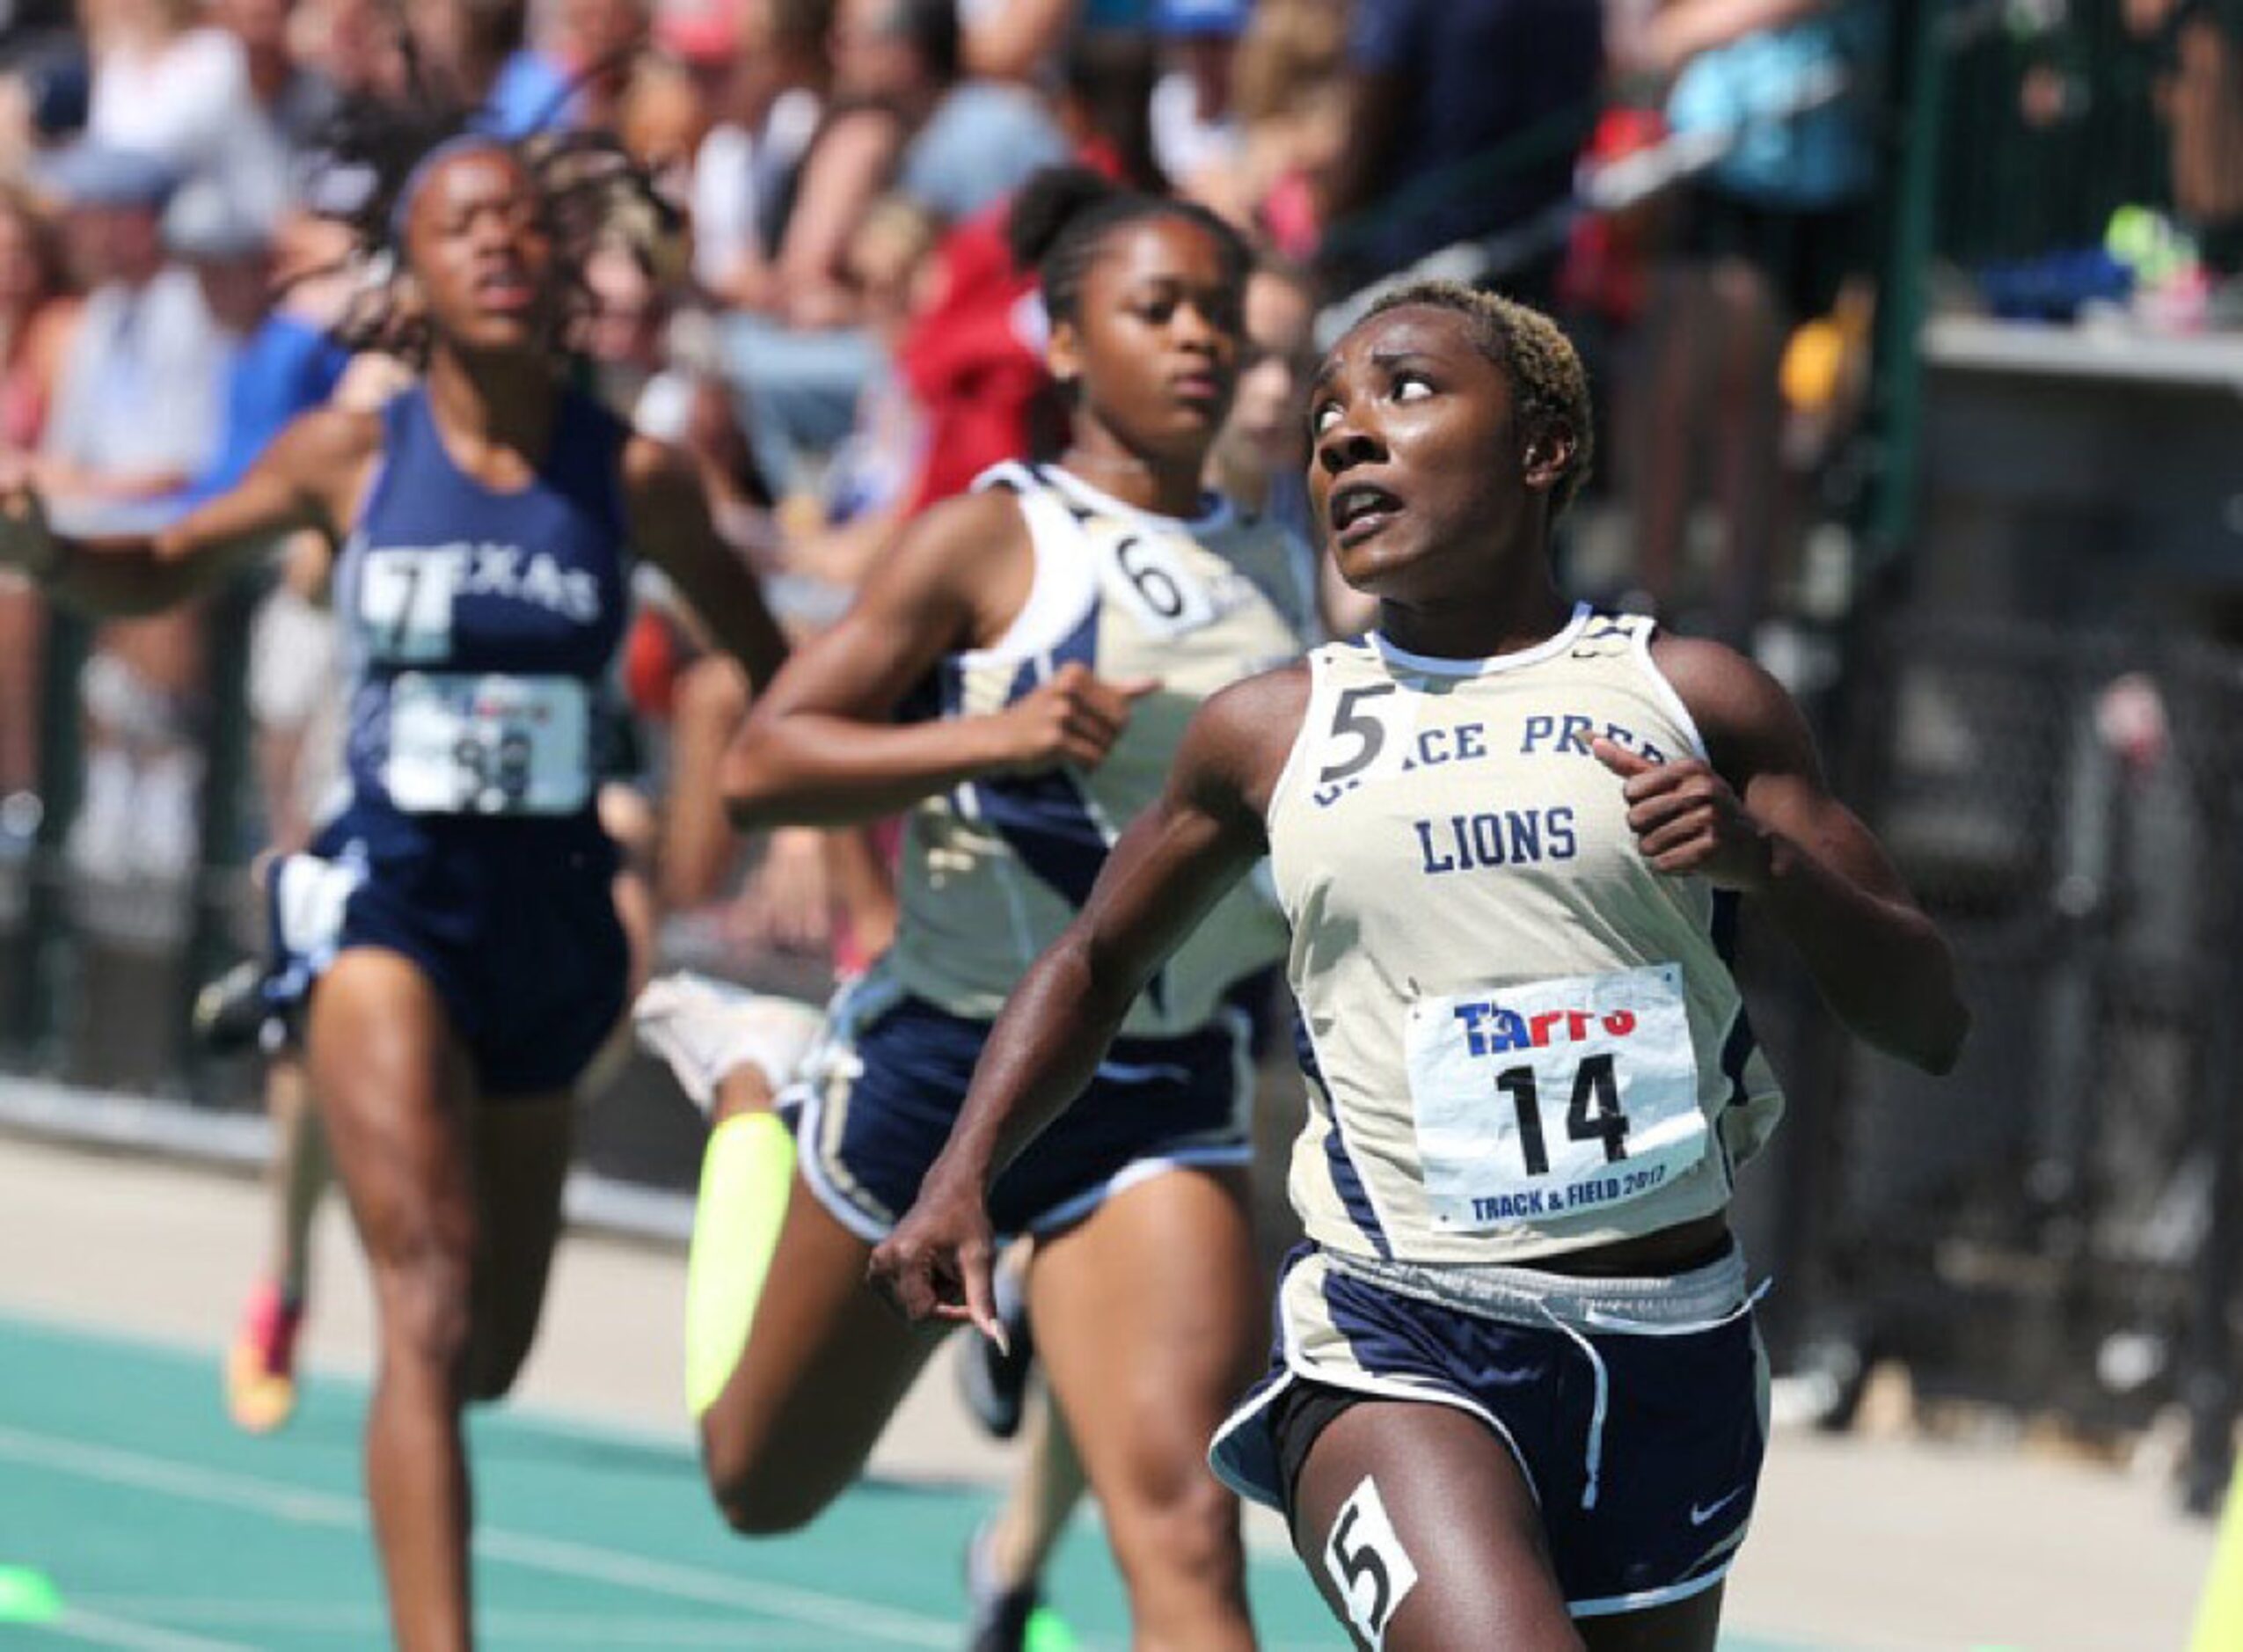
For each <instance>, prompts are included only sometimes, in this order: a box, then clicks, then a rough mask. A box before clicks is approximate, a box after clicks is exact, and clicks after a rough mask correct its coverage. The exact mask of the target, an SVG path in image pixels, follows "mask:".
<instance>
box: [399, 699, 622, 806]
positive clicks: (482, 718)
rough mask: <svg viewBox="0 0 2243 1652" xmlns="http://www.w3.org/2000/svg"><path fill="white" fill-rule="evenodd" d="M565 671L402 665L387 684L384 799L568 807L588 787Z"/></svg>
mask: <svg viewBox="0 0 2243 1652" xmlns="http://www.w3.org/2000/svg"><path fill="white" fill-rule="evenodd" d="M590 702H591V694H590V692H589V691H588V690H587V689H586V687H585V685H584V684H583V683H580V682H578V681H577V680H576V679H575V678H574V677H538V676H531V677H523V676H462V675H455V674H450V673H438V672H419V671H414V672H407V673H406V674H405V675H404V676H400V677H398V679H397V680H396V681H395V682H394V683H391V687H390V754H389V761H388V762H387V764H385V765H384V769H383V779H384V783H385V784H386V785H387V786H388V787H389V792H390V800H391V802H392V803H394V804H396V805H397V807H398V808H401V809H403V810H405V812H406V813H407V814H413V815H570V814H574V813H575V812H576V811H577V810H578V809H581V808H583V807H584V805H585V803H586V802H587V801H588V800H589V799H590V798H591V795H592V738H591V704H590Z"/></svg>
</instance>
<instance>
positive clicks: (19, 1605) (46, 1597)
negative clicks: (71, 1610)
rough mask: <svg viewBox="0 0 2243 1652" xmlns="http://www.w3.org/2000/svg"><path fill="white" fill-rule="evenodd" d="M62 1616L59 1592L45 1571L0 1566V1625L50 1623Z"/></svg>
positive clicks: (60, 1593)
mask: <svg viewBox="0 0 2243 1652" xmlns="http://www.w3.org/2000/svg"><path fill="white" fill-rule="evenodd" d="M61 1616H62V1592H61V1591H60V1590H57V1589H56V1588H55V1583H54V1580H52V1579H51V1578H49V1577H48V1576H47V1574H46V1573H44V1572H40V1571H34V1570H33V1568H30V1567H28V1566H0V1624H5V1623H29V1624H40V1623H52V1622H54V1621H55V1619H57V1618H59V1617H61Z"/></svg>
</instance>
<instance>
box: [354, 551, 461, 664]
mask: <svg viewBox="0 0 2243 1652" xmlns="http://www.w3.org/2000/svg"><path fill="white" fill-rule="evenodd" d="M467 558H468V552H467V547H466V546H464V545H437V546H400V547H391V548H388V549H384V550H379V551H369V552H367V553H366V562H365V566H364V567H362V569H361V571H360V574H359V585H358V613H359V618H360V619H361V620H362V622H363V623H364V625H365V627H366V635H367V640H368V642H369V644H370V646H371V647H372V649H373V652H374V654H375V655H376V658H379V659H383V660H398V661H436V660H442V659H445V658H447V657H449V654H450V653H451V647H452V600H453V599H454V598H455V597H456V596H458V595H459V588H460V586H461V584H462V582H463V581H464V580H465V578H466V575H467Z"/></svg>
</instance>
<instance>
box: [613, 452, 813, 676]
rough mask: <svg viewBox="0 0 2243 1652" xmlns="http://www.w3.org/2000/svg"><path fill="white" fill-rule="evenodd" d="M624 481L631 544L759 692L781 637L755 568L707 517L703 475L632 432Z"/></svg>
mask: <svg viewBox="0 0 2243 1652" xmlns="http://www.w3.org/2000/svg"><path fill="white" fill-rule="evenodd" d="M624 478H625V485H626V488H627V491H628V493H629V496H630V510H631V533H632V544H633V545H637V546H638V547H639V553H640V554H641V555H642V556H644V557H645V558H646V559H647V560H648V561H650V562H652V563H654V565H655V566H656V567H659V568H661V570H662V572H663V573H665V574H669V577H670V578H671V580H672V581H675V582H676V586H677V588H678V589H679V590H680V591H682V592H683V593H684V596H685V600H686V602H687V603H690V605H691V607H692V610H693V613H694V616H695V618H698V620H699V621H700V622H701V624H702V625H703V626H704V627H705V628H706V630H707V632H708V634H709V636H710V637H711V638H712V640H714V641H715V642H716V644H717V646H718V647H720V648H722V649H723V650H724V651H725V652H726V653H727V654H730V655H731V656H732V657H733V658H734V659H735V660H737V661H739V662H740V663H741V666H742V669H745V670H746V671H747V673H748V680H749V683H750V684H751V685H752V686H753V688H754V691H756V693H757V694H761V693H762V692H763V691H764V690H765V689H767V688H769V687H770V686H771V679H772V678H773V677H774V676H778V668H779V667H780V666H781V665H782V664H784V663H785V659H786V639H785V635H784V634H783V633H782V632H780V630H779V628H778V621H777V620H775V619H773V618H771V610H770V609H769V608H768V607H766V606H765V605H764V603H763V589H762V588H761V587H759V586H758V585H757V584H756V575H755V574H754V572H753V571H752V570H751V569H750V568H749V566H748V564H747V561H746V560H745V559H743V558H742V557H741V556H740V554H739V553H738V552H735V551H734V550H733V548H732V547H731V546H730V545H727V544H726V543H725V542H724V540H723V538H722V537H721V536H720V535H719V534H718V532H717V530H716V525H715V523H713V522H712V520H711V519H710V516H709V501H708V495H707V493H705V491H704V489H703V486H702V482H701V475H700V472H699V471H698V470H697V469H695V467H694V464H693V462H692V460H690V458H688V457H686V456H685V455H684V454H683V453H682V452H680V451H679V450H677V449H676V448H673V447H670V446H669V445H668V444H667V443H664V442H655V441H653V440H651V439H650V438H648V437H646V436H633V437H632V439H631V443H630V445H629V446H628V447H627V448H626V449H625V452H624Z"/></svg>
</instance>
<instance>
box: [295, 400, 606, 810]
mask: <svg viewBox="0 0 2243 1652" xmlns="http://www.w3.org/2000/svg"><path fill="white" fill-rule="evenodd" d="M382 427H383V457H382V459H381V468H380V471H379V473H378V474H377V475H376V479H375V481H374V486H373V489H372V492H371V493H370V494H369V497H368V499H367V501H366V508H365V510H364V513H363V514H362V516H361V517H360V520H359V523H358V525H357V527H356V529H355V530H354V531H353V532H352V534H351V536H350V538H349V540H348V541H347V543H346V545H344V547H343V552H342V556H341V558H340V563H339V566H338V568H337V572H336V581H335V590H336V610H337V613H338V615H339V616H340V619H341V622H342V625H343V628H344V637H345V647H346V650H347V652H346V659H347V664H348V669H349V685H350V728H349V735H348V752H347V766H348V771H349V777H350V784H351V789H352V793H353V800H354V801H360V802H384V803H387V804H388V805H389V806H391V808H395V809H397V810H398V811H399V812H401V813H404V814H408V815H480V816H493V815H543V816H547V817H551V816H554V815H574V814H579V813H581V812H583V811H584V810H586V809H588V808H590V806H591V802H592V797H593V793H594V790H595V771H594V759H593V745H594V727H595V704H596V701H597V699H598V698H599V696H600V695H601V694H602V692H603V687H604V682H605V677H606V673H607V670H608V667H609V664H610V661H611V660H612V659H613V657H614V654H615V652H616V649H617V645H618V644H619V642H620V641H621V640H622V636H623V630H624V623H625V618H626V612H627V603H628V598H629V569H628V567H627V566H626V564H627V557H626V552H625V548H624V542H625V508H624V501H623V489H622V466H621V459H622V453H623V444H624V443H625V441H627V440H628V439H629V435H630V432H629V430H628V428H626V427H625V425H624V424H622V422H621V421H619V420H617V419H616V418H615V417H614V416H613V415H612V414H610V413H608V412H607V411H606V410H605V409H604V408H603V407H601V406H599V405H598V404H597V403H595V402H594V401H592V400H591V399H589V398H586V397H583V396H581V395H578V394H576V393H574V391H567V392H564V394H563V397H562V401H561V407H560V411H559V415H558V417H557V419H556V420H555V424H554V428H553V435H552V444H551V446H550V448H549V450H547V452H546V455H545V458H544V463H543V464H541V465H540V466H539V467H538V471H537V475H536V477H535V478H534V479H532V480H531V481H530V483H529V485H528V486H524V487H522V488H521V489H519V490H516V491H513V492H499V491H496V490H493V489H492V488H489V487H486V486H483V485H482V484H481V483H479V482H478V481H476V480H474V479H472V478H471V477H469V476H467V475H465V474H464V473H463V472H462V471H460V469H459V467H458V466H457V465H456V464H453V462H452V459H451V456H450V455H449V453H447V452H446V451H445V450H444V445H443V442H442V439H441V437H440V436H439V435H438V434H437V430H436V424H435V418H434V416H433V414H432V413H431V411H430V408H429V406H428V398H427V392H426V391H425V390H423V389H422V388H421V387H420V386H418V385H416V386H415V387H414V388H413V389H412V390H409V391H405V392H404V393H403V394H401V395H399V396H398V397H397V398H394V399H393V400H392V401H391V402H390V404H389V405H388V406H386V407H384V409H383V412H382Z"/></svg>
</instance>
